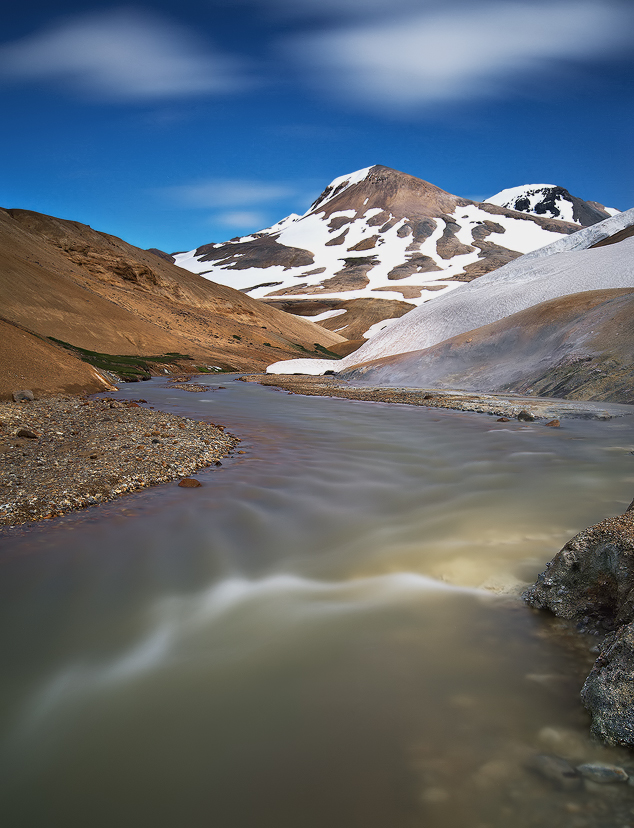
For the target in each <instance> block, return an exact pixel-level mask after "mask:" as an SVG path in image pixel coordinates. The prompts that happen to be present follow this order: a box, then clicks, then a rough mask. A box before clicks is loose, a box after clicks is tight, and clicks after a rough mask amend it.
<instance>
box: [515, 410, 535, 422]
mask: <svg viewBox="0 0 634 828" xmlns="http://www.w3.org/2000/svg"><path fill="white" fill-rule="evenodd" d="M517 419H518V420H520V422H523V423H532V422H533V421H534V420H535V417H533V415H532V414H531V412H530V411H526V410H525V409H522V410H521V411H520V413H519V414H518V415H517Z"/></svg>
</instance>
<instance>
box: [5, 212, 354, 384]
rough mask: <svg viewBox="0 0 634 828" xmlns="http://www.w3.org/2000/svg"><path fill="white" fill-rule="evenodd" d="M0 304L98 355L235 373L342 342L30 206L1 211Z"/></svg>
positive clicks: (26, 322)
mask: <svg viewBox="0 0 634 828" xmlns="http://www.w3.org/2000/svg"><path fill="white" fill-rule="evenodd" d="M0 304H1V305H2V309H3V315H4V316H5V317H6V318H7V319H9V320H11V321H14V322H17V323H19V324H21V325H23V326H25V327H26V328H28V329H29V330H31V331H33V332H35V333H36V334H40V335H43V336H52V337H55V338H56V339H60V340H63V341H65V342H69V343H71V344H72V345H77V346H80V347H83V348H88V349H90V350H95V351H101V352H104V353H111V354H135V355H150V354H160V353H167V352H179V353H184V354H190V355H191V356H192V357H194V358H195V359H196V360H199V361H201V362H204V363H212V364H214V365H220V366H223V367H233V368H236V369H248V370H257V369H261V368H263V367H264V366H266V365H267V364H269V363H270V362H272V361H274V360H275V359H278V358H280V356H279V355H281V354H284V355H285V356H291V355H292V356H299V355H302V354H305V351H309V352H311V353H313V352H315V344H316V343H318V344H319V345H320V346H324V347H328V345H331V344H335V343H337V342H340V341H342V337H341V336H338V335H337V334H333V333H331V332H329V331H326V330H324V329H323V328H320V327H318V326H316V325H313V324H312V323H310V322H306V321H305V320H302V319H297V318H296V317H294V316H290V315H289V314H285V313H282V312H281V311H278V310H276V309H274V308H268V307H266V306H265V305H262V304H261V303H259V302H257V301H256V300H254V299H252V298H250V297H249V296H245V295H244V294H242V293H240V292H238V291H235V290H232V289H231V288H227V287H225V286H222V285H216V284H214V283H213V282H209V281H208V280H206V279H203V278H201V277H200V276H198V275H196V274H193V273H189V272H188V271H185V270H182V269H181V268H178V267H176V266H174V265H173V264H171V263H170V262H169V261H166V260H165V259H163V258H161V257H159V256H157V255H156V254H154V253H152V252H150V251H144V250H140V249H138V248H135V247H133V246H132V245H129V244H127V243H126V242H124V241H122V240H121V239H118V238H116V237H114V236H109V235H106V234H104V233H99V232H98V231H95V230H93V229H92V228H90V227H88V226H87V225H83V224H80V223H78V222H74V221H66V220H63V219H57V218H53V217H51V216H45V215H41V214H39V213H33V212H29V211H25V210H1V209H0ZM303 349H305V350H303Z"/></svg>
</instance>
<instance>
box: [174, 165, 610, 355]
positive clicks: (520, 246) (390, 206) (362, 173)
mask: <svg viewBox="0 0 634 828" xmlns="http://www.w3.org/2000/svg"><path fill="white" fill-rule="evenodd" d="M544 188H546V189H549V190H553V189H554V190H559V189H561V188H552V187H551V185H539V187H537V188H536V189H538V190H543V189H544ZM519 189H520V190H522V191H523V190H525V189H526V188H519ZM534 189H535V188H534ZM562 192H564V193H565V191H563V190H562ZM516 195H520V193H519V192H518V193H516ZM542 197H543V195H542ZM494 198H495V197H494ZM570 198H572V197H570ZM564 201H565V204H566V205H568V204H569V202H568V201H567V200H565V199H564ZM564 201H562V202H561V203H562V209H563V205H564ZM578 201H580V200H578ZM537 204H538V202H537V201H535V200H533V201H532V202H529V205H528V206H529V207H530V206H533V207H535V209H537ZM580 204H582V205H586V203H585V202H580ZM592 209H594V208H592ZM561 211H562V210H561V209H560V213H561ZM590 211H591V207H590V206H588V205H586V213H585V214H584V215H586V217H587V218H588V223H593V222H592V221H591V220H589V219H590ZM594 212H595V214H598V211H597V210H596V209H595V210H594ZM566 215H570V217H571V218H572V217H573V215H574V210H573V207H570V209H569V210H568V212H567V213H566ZM606 215H607V214H606ZM604 217H605V215H597V217H595V218H594V221H599V220H600V219H602V218H604ZM578 228H579V224H577V223H575V222H573V221H572V220H571V221H564V220H562V218H561V217H560V218H555V219H554V218H551V216H550V214H548V213H545V212H544V213H542V214H537V215H535V214H534V213H533V212H523V211H519V212H518V211H517V209H516V208H508V207H505V206H500V205H498V204H495V203H493V200H489V202H488V203H487V202H484V203H480V202H474V201H470V200H468V199H465V198H460V197H459V196H455V195H452V194H451V193H448V192H447V191H445V190H443V189H441V188H440V187H437V186H435V185H434V184H431V183H429V182H428V181H424V180H423V179H420V178H416V177H415V176H412V175H408V174H407V173H403V172H399V171H398V170H393V169H390V168H389V167H384V166H382V165H380V164H376V165H374V166H372V167H366V168H364V169H362V170H357V171H356V172H354V173H350V174H348V175H342V176H339V177H338V178H335V179H334V180H333V181H331V182H330V184H329V185H328V186H327V187H326V188H325V190H324V191H323V192H322V193H321V194H320V195H319V197H318V198H317V199H316V201H315V202H314V203H313V204H312V205H311V207H310V208H309V209H308V210H307V212H306V213H304V215H302V216H296V215H291V216H288V217H287V218H285V219H283V220H282V221H280V222H278V223H277V224H274V225H273V226H272V227H269V228H267V229H265V230H262V231H260V232H258V233H253V234H251V235H249V236H243V237H241V238H235V239H231V240H230V241H229V242H224V243H214V244H206V245H203V246H201V247H199V248H197V249H196V250H191V251H189V252H187V253H179V254H175V255H174V260H175V262H176V264H178V265H179V266H180V267H183V268H186V269H187V270H191V271H193V272H195V273H199V274H201V275H203V276H205V277H206V278H208V279H211V280H212V281H214V282H219V283H221V284H224V285H228V286H229V287H233V288H236V289H238V290H241V291H243V292H245V293H248V294H249V295H250V296H252V297H253V298H255V299H260V300H262V301H265V302H266V303H267V304H269V305H272V306H273V307H277V308H278V309H280V310H284V311H287V312H290V313H294V314H297V315H300V316H307V317H308V318H311V319H316V320H317V321H318V323H319V324H320V325H322V326H323V327H325V328H328V329H329V330H331V331H333V332H336V333H340V334H341V335H343V336H345V337H346V338H347V339H351V340H359V339H368V338H369V337H371V336H374V335H375V334H376V333H377V332H378V331H379V330H380V329H381V328H382V327H384V325H385V324H386V323H387V321H388V320H390V319H394V318H396V317H400V316H402V315H403V314H404V313H407V312H408V311H410V310H412V309H413V308H414V307H416V306H418V305H420V304H422V303H424V302H428V301H430V300H435V299H436V298H438V297H439V296H442V295H444V294H446V293H450V292H452V291H454V290H456V289H457V288H460V286H461V284H464V283H465V282H470V281H472V280H473V279H478V278H479V277H481V276H482V275H483V274H485V273H488V272H489V271H491V270H494V269H496V268H498V267H501V266H502V265H504V264H506V263H507V262H510V261H512V260H513V259H515V258H517V257H518V256H520V255H522V254H523V253H527V252H529V251H531V250H535V249H536V248H539V247H542V246H543V245H545V244H549V243H551V242H553V241H555V240H556V239H558V238H560V237H561V236H562V235H563V236H567V235H569V234H570V233H574V232H575V231H576V230H578ZM333 311H343V312H340V313H333ZM318 317H319V318H318ZM317 318H318V319H317Z"/></svg>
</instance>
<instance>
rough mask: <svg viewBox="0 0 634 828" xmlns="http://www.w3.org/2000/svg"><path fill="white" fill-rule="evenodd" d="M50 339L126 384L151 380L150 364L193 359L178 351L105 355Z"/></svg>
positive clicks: (170, 363)
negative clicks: (142, 354) (150, 354)
mask: <svg viewBox="0 0 634 828" xmlns="http://www.w3.org/2000/svg"><path fill="white" fill-rule="evenodd" d="M48 339H50V341H51V342H55V344H56V345H61V346H62V347H63V348H66V350H68V351H71V353H74V354H75V355H76V356H78V357H79V358H80V359H81V360H82V361H83V362H87V363H89V364H90V365H92V366H94V367H95V368H101V370H103V371H110V372H111V373H113V374H116V375H117V376H118V377H121V379H122V380H124V381H125V382H131V381H132V382H134V381H135V380H140V379H149V378H150V377H151V371H150V364H153V366H154V367H156V364H159V365H161V364H162V365H172V364H174V363H178V362H180V361H181V360H189V359H191V357H190V356H189V355H188V354H179V353H178V352H176V351H170V352H169V353H167V354H160V355H158V356H130V355H124V354H103V353H100V352H99V351H89V350H88V349H87V348H80V347H79V346H78V345H71V344H70V343H68V342H64V341H63V340H61V339H55V337H53V336H49V337H48Z"/></svg>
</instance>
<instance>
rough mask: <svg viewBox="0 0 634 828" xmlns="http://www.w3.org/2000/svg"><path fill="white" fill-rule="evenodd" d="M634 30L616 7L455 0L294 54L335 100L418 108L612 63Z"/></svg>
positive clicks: (338, 32) (298, 43)
mask: <svg viewBox="0 0 634 828" xmlns="http://www.w3.org/2000/svg"><path fill="white" fill-rule="evenodd" d="M632 22H634V21H633V17H632V13H631V11H630V10H629V9H628V8H627V7H626V6H625V5H624V4H622V3H620V2H610V0H601V2H598V0H558V2H553V0H482V1H481V2H478V3H476V2H470V3H468V4H464V3H461V2H453V3H452V2H451V0H448V1H447V2H446V3H443V4H442V5H440V4H433V5H431V6H429V7H428V8H427V9H426V10H424V11H422V12H419V13H417V14H408V15H405V16H398V17H397V18H396V19H393V18H391V19H388V18H384V19H381V20H378V19H373V18H370V22H367V20H366V19H364V20H363V22H359V23H358V24H356V25H347V26H340V27H335V28H331V29H328V30H324V31H322V32H318V33H315V34H300V35H296V36H295V37H294V38H293V39H292V40H291V41H288V42H287V43H286V47H285V48H286V50H287V53H290V54H291V56H292V57H293V59H294V60H295V61H297V62H298V63H301V64H304V66H305V67H306V69H307V70H308V71H309V73H310V75H311V80H312V81H313V82H314V83H316V84H317V85H319V86H320V87H321V88H322V90H324V91H326V92H327V93H328V94H329V95H333V94H335V95H340V96H343V97H346V98H348V99H353V100H356V101H357V102H361V103H364V104H366V105H370V106H373V107H376V108H382V109H390V108H391V109H395V110H399V109H401V110H408V109H412V108H420V107H424V106H426V105H430V104H442V103H447V102H453V101H460V100H465V99H478V98H482V97H488V96H492V95H497V94H501V93H503V92H504V91H506V90H507V89H508V88H509V86H510V85H512V84H514V83H516V82H517V81H518V79H521V80H522V81H524V82H525V81H526V80H530V79H531V78H534V77H536V76H537V75H539V76H542V75H543V74H545V73H548V72H549V71H553V70H555V69H556V67H557V66H561V65H562V64H565V63H568V62H585V61H587V60H588V59H589V60H592V59H594V58H597V57H603V56H606V55H608V56H611V53H612V51H613V50H618V49H619V48H621V47H624V46H625V45H629V44H631V42H632V39H633V38H632Z"/></svg>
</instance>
